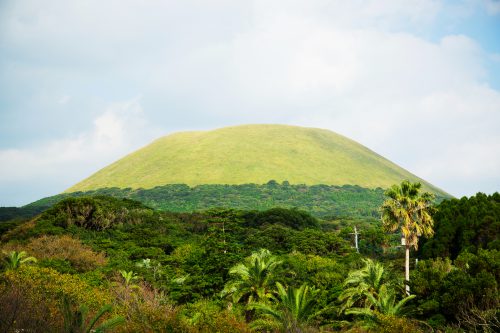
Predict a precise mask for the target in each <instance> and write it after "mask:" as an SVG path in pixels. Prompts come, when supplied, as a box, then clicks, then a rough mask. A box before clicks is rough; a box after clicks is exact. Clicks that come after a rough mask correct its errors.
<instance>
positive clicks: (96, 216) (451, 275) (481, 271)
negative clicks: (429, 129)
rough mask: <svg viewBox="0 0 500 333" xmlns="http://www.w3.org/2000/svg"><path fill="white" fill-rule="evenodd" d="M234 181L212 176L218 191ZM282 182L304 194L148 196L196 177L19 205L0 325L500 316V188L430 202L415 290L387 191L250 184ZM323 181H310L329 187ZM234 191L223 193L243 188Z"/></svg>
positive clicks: (1, 225) (483, 324)
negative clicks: (23, 209) (260, 198)
mask: <svg viewBox="0 0 500 333" xmlns="http://www.w3.org/2000/svg"><path fill="white" fill-rule="evenodd" d="M224 188H225V187H224V186H222V185H220V186H216V185H213V186H212V187H211V192H210V193H214V192H213V191H221V193H222V192H223V190H224ZM273 188H274V189H277V190H276V191H277V192H279V193H281V192H283V193H285V191H289V192H288V193H289V194H288V197H294V198H299V199H296V200H299V201H298V202H301V204H300V205H296V206H295V205H294V204H289V203H288V204H283V203H284V202H283V201H281V199H279V198H280V196H279V195H277V196H274V193H273V200H274V201H272V203H271V202H269V203H266V204H265V205H268V204H269V207H267V206H265V207H262V206H259V207H258V208H259V209H257V208H256V206H252V205H254V204H250V203H248V202H247V203H242V204H241V207H234V206H233V205H228V204H227V203H228V202H227V201H220V202H218V203H220V205H219V206H220V207H231V208H210V209H203V208H204V207H203V205H201V204H200V205H194V206H182V205H183V204H185V202H184V203H182V200H180V199H179V200H180V201H176V200H172V202H170V203H168V201H167V200H165V199H157V201H154V200H153V198H155V197H157V198H161V197H162V193H163V194H164V193H167V192H168V193H170V194H169V195H170V196H168V198H174V197H175V196H174V195H173V194H172V193H175V192H176V191H177V193H178V194H177V197H178V198H181V197H182V196H183V194H182V193H185V192H186V191H188V190H189V191H192V190H193V189H190V188H187V189H186V188H185V187H183V186H182V185H178V186H166V187H160V188H156V189H153V190H149V191H132V190H118V189H111V190H109V189H108V190H106V191H107V192H106V193H92V195H89V193H86V194H81V195H78V196H68V195H63V196H61V197H58V198H57V200H56V199H51V200H52V201H51V202H50V203H47V200H46V202H45V204H46V205H47V206H46V207H49V208H46V209H45V210H43V212H41V213H40V214H38V215H36V216H34V217H31V216H30V214H26V213H22V214H21V213H19V212H18V213H19V214H18V215H16V212H15V211H14V212H13V211H12V210H11V211H10V214H11V215H10V216H9V217H8V218H7V217H6V218H4V219H3V220H4V221H2V222H0V237H1V245H0V250H1V253H2V256H3V258H2V263H1V268H0V314H1V315H0V331H1V332H21V331H23V332H467V331H476V332H495V331H499V330H500V321H499V314H500V312H499V308H500V307H499V302H500V301H499V299H500V298H499V291H498V284H499V281H500V280H499V279H500V252H499V250H500V243H499V240H498V234H499V229H500V194H498V193H495V194H493V195H485V194H482V193H478V194H477V195H475V196H473V197H470V198H466V197H464V198H462V199H444V200H442V199H440V200H437V201H434V203H435V204H434V205H432V207H430V206H429V207H428V208H429V209H428V212H429V216H423V217H422V218H423V221H425V220H426V219H429V218H430V219H431V220H433V226H432V231H433V235H432V237H431V234H432V232H431V233H426V232H423V233H419V236H420V237H419V238H418V239H417V241H416V242H413V243H411V242H410V238H409V236H408V235H407V236H406V239H407V241H406V245H408V246H407V247H408V248H409V249H410V250H411V251H410V258H411V261H410V279H409V282H408V284H407V286H408V287H409V290H410V293H407V292H406V291H405V287H406V286H405V281H404V280H405V276H404V271H405V247H404V246H401V230H400V229H399V228H397V229H396V230H388V228H387V227H386V220H385V219H384V216H385V218H386V219H389V220H390V216H389V215H387V214H385V213H386V212H388V211H389V210H388V209H389V208H390V207H391V206H388V205H387V204H386V203H387V202H390V198H391V197H390V195H389V194H390V193H389V192H386V193H385V195H384V191H383V190H381V189H378V190H373V192H372V193H368V192H363V191H362V190H358V189H356V188H355V187H352V188H351V189H350V190H349V191H338V189H337V192H338V193H340V194H339V195H343V196H346V198H348V197H349V196H356V195H358V194H359V193H358V192H357V191H360V193H361V194H359V195H363V196H366V198H367V201H369V202H370V204H366V205H361V204H360V207H361V206H363V207H364V208H363V210H358V208H352V207H350V208H348V209H345V210H343V209H344V208H342V206H341V205H337V206H336V207H333V208H332V207H328V201H326V202H321V201H318V202H316V201H315V200H319V199H317V197H316V199H315V197H314V196H309V197H311V198H310V199H308V200H309V201H308V202H307V203H306V201H300V200H302V199H300V196H299V193H300V190H299V189H300V187H298V186H296V185H293V186H292V185H289V184H277V183H271V182H270V183H268V184H266V185H265V186H260V185H253V186H248V188H247V189H246V191H248V192H249V193H250V192H251V193H257V192H258V193H259V195H262V193H264V192H266V191H267V192H271V193H272V191H273ZM328 188H329V187H327V186H325V187H321V186H318V187H312V186H311V187H307V191H310V192H311V191H312V192H313V193H322V191H323V192H325V191H326V192H328V193H330V194H329V195H332V196H333V195H334V194H333V193H336V191H333V190H332V189H331V188H330V189H328ZM109 191H111V192H113V193H109ZM195 191H198V192H199V193H201V194H200V196H207V193H208V192H206V188H204V186H201V187H198V189H197V190H195ZM204 191H205V192H204ZM144 193H147V195H145V194H144ZM231 193H232V192H231V190H230V189H229V190H228V194H227V195H224V196H222V195H221V196H215V195H214V196H213V197H214V200H219V199H220V198H221V197H224V198H226V200H233V202H236V201H238V200H239V199H241V197H240V198H232V197H231ZM239 193H241V191H240V192H239ZM346 193H349V194H346ZM357 193H358V194H357ZM110 194H113V196H111V195H110ZM117 194H118V195H117ZM292 194H293V195H292ZM309 194H310V193H309ZM295 195H297V197H295ZM388 195H389V196H388ZM250 197H251V196H248V198H250ZM253 197H254V198H256V197H257V196H256V195H254V196H253ZM283 197H285V195H283ZM318 197H320V194H318ZM322 198H324V197H322ZM137 199H140V200H137ZM256 200H257V199H256ZM304 200H305V199H304ZM321 200H322V199H321ZM179 202H181V203H179ZM200 202H207V201H206V198H205V199H203V200H200ZM242 202H244V201H242ZM340 202H342V200H340ZM315 203H316V204H315ZM348 203H349V200H348V199H346V207H348ZM308 205H311V206H308ZM39 206H41V205H39ZM305 206H308V207H310V208H311V209H304V207H305ZM174 207H175V208H174ZM315 207H320V208H315ZM28 208H29V209H33V206H31V207H28ZM353 211H355V212H358V213H352V212H353ZM4 212H5V210H4ZM23 214H25V215H23ZM35 214H37V213H35ZM381 216H382V219H381ZM354 227H356V230H357V231H359V243H358V248H355V240H354V235H353V231H354ZM389 229H390V228H389ZM409 245H412V247H411V248H410V247H409ZM413 245H416V246H413ZM415 259H418V261H417V260H415Z"/></svg>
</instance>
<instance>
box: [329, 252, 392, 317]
mask: <svg viewBox="0 0 500 333" xmlns="http://www.w3.org/2000/svg"><path fill="white" fill-rule="evenodd" d="M363 262H364V264H365V265H364V267H362V268H361V269H359V270H356V271H351V272H349V274H348V275H347V278H346V279H345V281H344V290H343V291H342V293H341V294H340V295H339V300H340V301H341V302H342V303H343V304H342V306H341V308H340V309H341V312H343V311H345V310H346V309H348V308H351V307H352V306H353V305H356V304H357V305H359V306H365V305H367V302H368V299H367V295H377V294H378V293H379V290H380V288H381V287H382V285H383V283H384V282H385V276H386V274H385V270H384V266H382V264H380V263H378V262H374V261H373V260H371V259H363Z"/></svg>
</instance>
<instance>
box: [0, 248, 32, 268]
mask: <svg viewBox="0 0 500 333" xmlns="http://www.w3.org/2000/svg"><path fill="white" fill-rule="evenodd" d="M5 261H6V266H7V269H17V268H18V267H19V266H21V265H22V264H26V263H30V262H36V261H37V260H36V258H35V257H28V254H27V253H26V252H25V251H21V252H17V251H11V252H9V253H8V254H7V257H6V258H5Z"/></svg>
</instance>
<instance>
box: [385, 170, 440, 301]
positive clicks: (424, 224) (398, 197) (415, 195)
mask: <svg viewBox="0 0 500 333" xmlns="http://www.w3.org/2000/svg"><path fill="white" fill-rule="evenodd" d="M421 187H422V185H421V184H420V183H411V182H409V181H407V180H404V181H403V182H402V183H401V185H400V186H398V185H393V186H392V187H391V188H390V189H388V190H387V191H386V192H385V195H386V196H387V197H388V198H387V199H386V200H385V201H384V203H383V204H382V207H381V211H382V223H383V227H384V229H385V230H386V231H391V232H394V231H396V230H398V229H399V230H401V233H402V236H403V242H402V243H403V245H404V246H405V250H406V252H405V280H406V287H405V288H406V293H407V294H408V295H409V294H410V286H409V285H408V282H409V281H410V249H411V248H412V247H413V248H415V249H418V237H420V236H422V235H423V236H425V237H428V238H429V237H432V235H433V234H434V229H433V227H434V221H433V219H432V216H431V211H432V210H433V207H432V201H433V199H434V195H433V194H431V193H429V192H423V193H421V192H420V189H421Z"/></svg>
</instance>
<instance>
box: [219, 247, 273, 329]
mask: <svg viewBox="0 0 500 333" xmlns="http://www.w3.org/2000/svg"><path fill="white" fill-rule="evenodd" d="M280 264H281V261H279V260H278V258H277V257H276V256H273V255H272V254H271V252H270V251H269V250H266V249H260V250H259V251H258V252H254V253H252V255H250V256H249V257H247V258H246V259H245V260H244V262H243V263H240V264H237V265H235V266H233V267H232V268H231V269H230V270H229V274H230V275H232V276H233V278H232V280H230V281H229V282H227V283H226V285H225V286H224V289H223V290H222V292H221V297H226V296H231V297H232V301H233V302H234V303H240V302H243V303H245V304H247V305H248V304H251V303H253V302H258V301H265V300H267V299H270V298H271V297H272V293H271V288H272V283H273V272H274V270H275V269H276V267H277V266H278V265H280ZM246 317H247V321H249V320H250V319H251V318H250V312H248V311H247V316H246Z"/></svg>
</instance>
